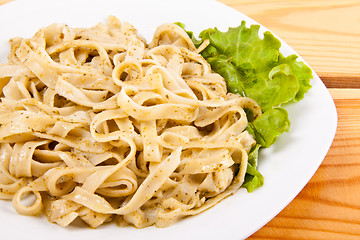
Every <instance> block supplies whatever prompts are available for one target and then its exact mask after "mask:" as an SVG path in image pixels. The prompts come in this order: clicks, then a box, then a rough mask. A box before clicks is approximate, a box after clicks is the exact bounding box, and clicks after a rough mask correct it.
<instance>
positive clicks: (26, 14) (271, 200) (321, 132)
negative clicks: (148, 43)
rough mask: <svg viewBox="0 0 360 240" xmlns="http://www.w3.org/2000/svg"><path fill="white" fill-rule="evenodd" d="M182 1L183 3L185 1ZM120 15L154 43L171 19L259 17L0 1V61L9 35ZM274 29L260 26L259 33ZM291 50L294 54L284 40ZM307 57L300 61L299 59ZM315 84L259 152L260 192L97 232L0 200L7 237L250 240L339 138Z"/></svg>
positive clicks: (216, 21) (208, 1) (211, 8)
mask: <svg viewBox="0 0 360 240" xmlns="http://www.w3.org/2000/svg"><path fill="white" fill-rule="evenodd" d="M180 2H181V3H180ZM108 15H114V16H116V17H118V18H119V19H120V20H122V21H127V22H130V23H131V24H133V25H134V26H135V27H136V28H138V29H139V32H140V33H141V34H142V35H143V36H144V37H146V39H148V40H150V39H151V37H152V34H153V32H154V30H155V28H156V27H157V26H158V25H160V24H162V23H165V22H177V21H180V22H183V23H185V24H186V27H187V29H189V30H192V31H194V32H195V33H196V34H198V33H199V32H200V31H201V30H203V29H206V28H209V27H215V26H216V27H218V28H219V29H221V30H226V29H227V28H228V27H235V26H238V25H239V24H240V23H241V20H246V21H247V23H248V24H256V22H255V21H253V20H252V19H250V18H248V17H246V16H245V15H243V14H241V13H240V12H238V11H236V10H234V9H231V8H229V7H227V6H225V5H223V4H221V3H218V2H216V1H212V0H200V1H199V0H197V1H195V0H181V1H176V2H175V1H169V0H151V1H148V0H134V1H124V0H97V1H89V0H61V1H48V0H30V1H25V0H15V1H13V2H11V3H7V4H5V5H2V6H0V23H1V24H0V32H1V34H0V63H5V62H6V55H7V53H8V51H9V45H8V44H7V42H8V40H9V39H10V38H11V37H14V36H22V37H30V36H32V35H33V34H34V33H35V31H36V30H37V29H39V28H40V27H42V26H46V25H48V24H51V23H54V22H61V23H67V24H69V25H70V26H74V27H90V26H92V25H95V24H97V23H98V22H104V21H105V19H106V17H107V16H108ZM265 30H267V29H265V28H264V27H261V29H260V32H263V31H265ZM281 51H282V53H283V54H284V55H289V54H292V53H295V52H294V50H293V49H292V48H291V47H289V46H288V45H287V44H286V43H285V42H283V41H282V47H281ZM300 59H301V58H300ZM313 75H314V78H313V79H312V82H311V84H312V86H313V87H312V88H311V90H310V91H309V92H308V93H307V94H306V96H305V98H304V99H303V100H302V101H300V102H299V103H296V104H289V105H287V106H286V109H287V110H288V112H289V117H290V120H291V128H290V132H289V133H285V134H283V135H282V136H281V137H280V138H279V139H278V141H277V142H276V144H274V145H273V146H271V147H270V148H269V149H265V150H262V152H261V154H260V161H259V169H260V172H261V173H262V174H263V176H264V179H265V184H264V186H263V187H261V188H259V189H257V190H256V191H254V192H253V193H247V192H246V190H245V189H240V190H239V191H238V192H236V193H235V194H234V195H232V196H230V197H228V198H227V199H225V200H224V201H222V202H221V203H219V204H218V205H216V206H215V207H213V208H211V209H209V210H207V211H205V212H203V213H201V214H199V215H197V216H194V217H190V218H187V219H185V220H182V221H180V222H178V223H176V224H175V225H173V226H170V227H168V228H165V229H158V228H156V227H149V228H145V229H135V228H133V227H126V228H119V227H117V226H116V225H115V224H110V225H106V226H103V227H100V228H98V229H96V230H92V229H89V228H84V227H81V226H80V225H75V226H70V227H67V228H62V227H59V226H57V225H55V224H51V223H49V222H47V220H46V219H45V217H27V216H21V215H18V214H17V213H16V212H15V210H14V209H13V207H12V204H11V202H10V201H0V226H1V228H0V229H1V236H4V237H5V236H6V237H12V239H21V238H22V239H29V240H30V239H39V238H41V239H51V240H55V239H87V240H90V239H114V238H119V239H120V238H121V239H157V240H161V239H172V240H175V239H198V238H201V239H207V240H210V239H219V238H221V239H227V240H232V239H244V238H246V237H248V236H249V235H251V234H252V233H254V232H255V231H256V230H258V229H259V228H261V227H262V226H263V225H265V224H266V223H267V222H268V221H269V220H271V219H272V218H273V217H274V216H276V214H278V213H279V212H280V211H281V210H282V209H283V208H284V207H285V206H286V205H287V204H288V203H289V202H290V201H291V200H292V199H293V198H294V197H295V196H296V195H297V194H298V193H299V192H300V190H301V189H302V188H303V187H304V186H305V185H306V183H307V182H308V181H309V180H310V178H311V177H312V175H313V174H314V173H315V171H316V170H317V168H318V167H319V165H320V164H321V162H322V160H323V159H324V157H325V155H326V153H327V151H328V149H329V147H330V145H331V143H332V140H333V138H334V135H335V131H336V124H337V114H336V108H335V105H334V103H333V100H332V98H331V96H330V94H329V92H328V91H327V89H326V88H325V86H324V84H323V83H322V81H321V80H320V79H319V77H318V76H317V75H316V73H313Z"/></svg>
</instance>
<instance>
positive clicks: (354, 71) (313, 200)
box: [0, 0, 360, 240]
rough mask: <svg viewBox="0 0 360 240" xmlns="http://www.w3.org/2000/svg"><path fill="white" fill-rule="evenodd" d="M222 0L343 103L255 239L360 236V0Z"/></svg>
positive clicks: (2, 0)
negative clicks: (318, 158)
mask: <svg viewBox="0 0 360 240" xmlns="http://www.w3.org/2000/svg"><path fill="white" fill-rule="evenodd" d="M9 1H10V0H0V4H3V3H6V2H9ZM220 1H221V2H223V3H225V4H226V5H229V6H230V7H233V8H235V9H237V10H239V11H241V12H242V13H244V14H246V15H248V16H249V17H251V18H253V19H255V20H256V21H258V22H259V23H261V24H263V25H264V26H266V27H267V28H269V29H270V30H272V31H273V32H274V33H276V34H277V35H278V36H279V37H281V38H282V39H284V40H285V41H286V42H287V43H289V44H290V45H291V46H292V47H293V48H294V49H295V50H296V51H297V52H298V53H299V54H300V55H301V56H302V57H303V58H304V59H305V60H306V61H307V62H308V63H309V64H310V65H311V66H312V67H313V69H314V70H315V71H316V72H317V74H318V75H319V76H320V78H321V79H322V80H323V82H324V83H325V85H326V86H327V87H328V89H329V91H330V93H331V95H332V97H333V99H334V101H335V104H336V108H337V111H338V129H337V133H336V136H335V139H334V142H333V144H332V146H331V148H330V150H329V152H328V154H327V156H326V158H325V159H324V161H323V163H322V164H321V166H320V168H319V169H318V171H317V172H316V173H315V175H314V176H313V178H312V179H311V180H310V182H309V183H308V184H307V185H306V187H305V188H304V189H303V190H302V191H301V192H300V194H299V195H298V196H297V197H296V198H295V199H294V200H293V201H292V202H291V203H290V204H289V205H288V206H287V207H286V208H285V209H284V210H283V211H282V212H281V213H279V214H278V215H277V216H276V217H275V218H274V219H273V220H271V221H270V222H269V223H268V224H266V225H265V226H264V227H263V228H261V229H260V230H259V231H258V232H256V233H254V234H253V235H252V236H251V237H250V238H249V239H253V240H255V239H306V240H309V239H314V240H318V239H326V240H332V239H334V240H347V239H360V1H359V0H343V1H338V0H317V1H314V0H302V1H300V0H293V1H285V0H220Z"/></svg>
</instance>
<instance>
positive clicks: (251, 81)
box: [200, 21, 312, 112]
mask: <svg viewBox="0 0 360 240" xmlns="http://www.w3.org/2000/svg"><path fill="white" fill-rule="evenodd" d="M259 27H260V26H259V25H251V26H250V27H249V28H248V27H246V26H245V21H243V22H242V23H241V25H240V26H238V27H236V28H229V30H228V31H226V32H221V31H219V30H218V29H217V28H214V29H212V28H210V29H207V30H204V31H202V32H201V33H200V38H201V41H204V40H205V39H208V40H209V41H210V45H209V46H208V47H207V48H205V49H204V51H202V52H201V54H202V56H203V57H204V58H205V59H206V60H207V61H208V62H209V63H210V65H211V67H212V69H213V70H214V71H215V72H218V73H219V74H220V75H222V76H223V77H224V79H225V80H226V82H227V84H228V90H229V91H230V92H233V93H240V94H241V95H243V96H246V97H249V98H252V99H254V100H255V101H256V102H257V103H258V104H259V105H260V106H261V109H262V111H263V112H266V111H267V110H269V109H271V108H272V107H277V106H280V105H281V104H283V103H287V102H290V101H299V100H300V99H302V98H303V97H304V94H305V93H306V92H307V90H308V89H309V88H310V87H311V85H310V79H311V78H312V75H311V69H310V68H309V67H307V66H306V65H305V64H304V63H302V62H299V61H297V60H296V59H297V56H296V55H291V56H289V57H284V56H283V55H282V54H281V53H280V51H279V49H280V46H281V42H280V41H279V40H278V39H277V38H275V37H274V36H273V35H272V34H271V33H270V32H265V33H264V37H263V38H260V37H259ZM234 72H236V73H234Z"/></svg>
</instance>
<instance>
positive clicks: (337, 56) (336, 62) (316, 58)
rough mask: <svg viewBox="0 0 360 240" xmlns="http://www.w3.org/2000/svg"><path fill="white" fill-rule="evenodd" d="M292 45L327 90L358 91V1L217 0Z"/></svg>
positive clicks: (359, 41)
mask: <svg viewBox="0 0 360 240" xmlns="http://www.w3.org/2000/svg"><path fill="white" fill-rule="evenodd" d="M220 2H223V3H225V4H226V5H229V6H230V7H233V8H235V9H237V10H238V11H240V12H242V13H244V14H246V15H248V16H249V17H251V18H253V19H255V20H256V21H258V22H259V23H261V24H262V25H264V26H266V27H268V28H269V29H270V30H271V31H273V32H274V33H275V34H277V35H278V36H279V37H280V38H282V39H283V40H285V41H286V42H287V43H288V44H289V45H290V46H292V47H293V48H294V49H295V50H296V51H297V52H298V53H299V54H300V55H301V56H302V57H303V58H304V59H305V60H306V61H307V62H308V63H309V64H310V66H312V67H313V69H314V70H315V72H317V74H318V75H319V76H320V78H321V79H322V80H323V81H324V83H325V85H326V86H327V87H337V88H339V87H345V88H360V17H359V13H360V1H359V0H343V1H338V0H316V1H314V0H301V1H300V0H295V1H287V0H220Z"/></svg>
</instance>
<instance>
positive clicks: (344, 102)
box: [248, 89, 360, 240]
mask: <svg viewBox="0 0 360 240" xmlns="http://www.w3.org/2000/svg"><path fill="white" fill-rule="evenodd" d="M330 92H331V94H332V96H333V98H334V100H335V105H336V108H337V111H338V128H337V132H336V136H335V139H334V142H333V144H332V146H331V148H330V150H329V152H328V154H327V156H326V158H325V159H324V161H323V163H322V164H321V166H320V167H319V169H318V171H317V172H316V173H315V175H314V176H313V178H312V179H311V180H310V182H309V183H308V184H307V185H306V187H305V188H304V189H303V190H302V191H301V192H300V193H299V195H298V196H297V197H296V198H295V199H294V200H293V201H292V202H291V203H290V204H289V205H288V206H287V207H286V208H285V209H284V210H283V211H282V212H280V213H279V214H278V215H277V216H276V217H275V218H274V219H273V220H272V221H270V222H269V223H268V224H267V225H265V226H264V227H263V228H261V229H260V230H259V231H258V232H256V233H254V234H253V235H252V236H251V237H250V238H248V239H251V240H260V239H262V240H264V239H279V240H282V239H304V240H305V239H306V240H308V239H313V240H320V239H326V240H339V239H341V240H352V239H354V240H355V239H357V240H358V239H360V201H359V200H360V90H359V89H350V90H349V89H331V90H330ZM346 96H350V97H346Z"/></svg>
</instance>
